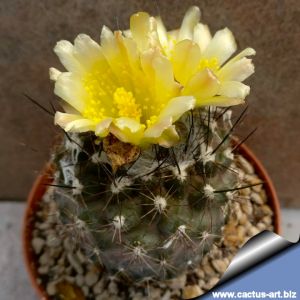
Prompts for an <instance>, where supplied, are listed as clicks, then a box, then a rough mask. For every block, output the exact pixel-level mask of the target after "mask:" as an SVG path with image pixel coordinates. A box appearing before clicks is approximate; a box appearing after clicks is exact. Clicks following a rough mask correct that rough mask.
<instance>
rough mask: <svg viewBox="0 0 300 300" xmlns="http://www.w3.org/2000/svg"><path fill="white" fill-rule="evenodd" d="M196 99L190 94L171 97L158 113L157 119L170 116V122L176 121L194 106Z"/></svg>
mask: <svg viewBox="0 0 300 300" xmlns="http://www.w3.org/2000/svg"><path fill="white" fill-rule="evenodd" d="M195 104H196V100H195V98H194V97H192V96H181V97H176V98H173V99H172V100H170V101H169V103H168V104H167V106H166V107H165V108H164V109H163V111H162V112H161V113H160V115H159V117H158V119H165V118H167V117H169V116H171V117H172V123H174V122H176V121H177V120H178V119H179V118H180V117H181V116H182V115H183V114H184V113H185V112H187V111H189V110H191V109H193V108H194V107H195Z"/></svg>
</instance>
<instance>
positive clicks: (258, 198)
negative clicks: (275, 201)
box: [250, 192, 264, 204]
mask: <svg viewBox="0 0 300 300" xmlns="http://www.w3.org/2000/svg"><path fill="white" fill-rule="evenodd" d="M250 199H251V200H252V201H253V202H254V203H256V204H264V200H263V199H262V197H261V195H260V194H258V193H256V192H253V193H252V194H251V196H250Z"/></svg>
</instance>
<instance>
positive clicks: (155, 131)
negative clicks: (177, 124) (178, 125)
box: [144, 116, 172, 139]
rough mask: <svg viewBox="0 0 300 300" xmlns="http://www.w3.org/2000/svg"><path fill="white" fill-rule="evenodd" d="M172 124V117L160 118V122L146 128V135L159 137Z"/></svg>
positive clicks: (149, 137) (150, 137) (148, 137)
mask: <svg viewBox="0 0 300 300" xmlns="http://www.w3.org/2000/svg"><path fill="white" fill-rule="evenodd" d="M170 126H172V117H171V116H167V117H165V118H164V119H160V121H159V122H157V123H155V124H154V125H153V126H151V127H149V128H147V129H146V130H145V133H144V136H145V138H147V139H157V138H159V137H160V136H161V135H162V133H163V132H164V131H165V130H166V129H168V128H169V127H170Z"/></svg>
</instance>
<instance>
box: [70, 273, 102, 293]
mask: <svg viewBox="0 0 300 300" xmlns="http://www.w3.org/2000/svg"><path fill="white" fill-rule="evenodd" d="M75 281H76V284H77V285H78V286H82V285H83V283H84V277H83V276H82V275H81V274H77V275H76V278H75ZM99 294H100V293H99Z"/></svg>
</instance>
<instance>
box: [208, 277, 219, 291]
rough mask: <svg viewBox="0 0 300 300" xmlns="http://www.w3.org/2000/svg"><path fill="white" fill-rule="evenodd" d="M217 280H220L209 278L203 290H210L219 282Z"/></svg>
mask: <svg viewBox="0 0 300 300" xmlns="http://www.w3.org/2000/svg"><path fill="white" fill-rule="evenodd" d="M219 280H220V278H218V277H213V278H211V279H210V280H209V281H208V282H207V284H206V286H205V289H207V290H210V289H212V288H213V287H214V286H215V285H216V284H217V283H218V282H219Z"/></svg>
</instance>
